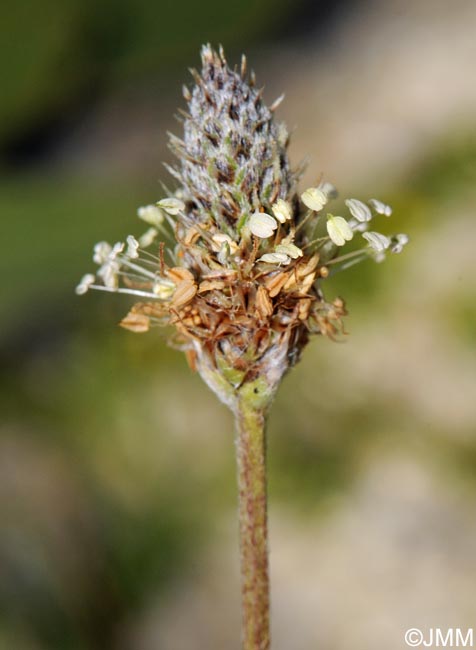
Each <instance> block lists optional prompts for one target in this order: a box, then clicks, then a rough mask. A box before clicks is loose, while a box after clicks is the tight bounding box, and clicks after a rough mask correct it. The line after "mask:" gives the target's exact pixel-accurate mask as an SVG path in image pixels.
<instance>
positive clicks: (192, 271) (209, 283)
mask: <svg viewBox="0 0 476 650" xmlns="http://www.w3.org/2000/svg"><path fill="white" fill-rule="evenodd" d="M192 74H193V77H194V80H195V85H194V87H193V88H192V90H188V89H185V90H184V96H185V98H186V100H187V103H188V108H187V111H186V112H185V113H184V118H183V137H182V138H178V137H176V136H171V137H170V147H171V149H172V151H173V152H174V154H175V156H176V158H177V164H176V166H174V167H170V168H169V171H170V172H171V173H172V175H173V176H174V178H175V180H176V181H177V183H178V188H177V192H176V194H175V195H170V196H165V197H163V198H161V199H159V200H158V202H157V204H156V205H146V206H144V207H141V208H139V210H138V216H139V217H140V218H141V219H142V220H143V221H145V222H146V223H147V224H149V226H152V227H151V228H149V230H147V231H146V232H145V233H144V234H143V235H142V236H140V237H139V238H138V239H135V238H134V237H133V236H132V235H130V236H129V237H127V246H125V245H124V244H122V243H118V244H115V245H114V246H111V245H109V244H108V243H106V242H100V243H99V244H97V245H96V246H95V248H94V257H93V260H94V262H95V263H96V264H98V265H99V270H98V271H97V274H96V275H97V278H98V280H96V279H95V277H94V276H93V275H91V274H88V275H86V276H84V277H83V279H82V280H81V282H80V283H79V285H78V287H77V293H78V294H84V293H86V292H87V291H88V289H90V288H94V289H99V290H103V291H110V292H116V293H128V294H131V295H133V296H137V297H140V298H141V301H140V302H138V303H137V304H135V305H134V306H133V307H132V309H131V311H130V312H129V314H128V315H127V316H126V318H124V320H123V321H122V323H121V324H122V325H123V326H124V327H126V328H129V329H131V330H133V331H136V332H142V331H146V330H148V329H149V328H150V327H152V326H154V325H171V326H173V327H174V328H175V330H176V336H175V339H174V340H175V341H176V342H179V344H180V346H181V349H183V350H184V351H185V352H186V353H187V356H188V359H189V362H190V364H191V366H192V367H193V368H196V369H197V370H198V371H199V372H200V374H201V375H202V377H203V378H204V380H205V381H206V382H207V384H208V385H209V386H210V387H211V388H212V389H213V390H214V391H215V392H216V393H217V394H218V396H219V397H220V398H221V399H222V400H223V401H224V402H225V403H226V404H228V405H229V406H230V407H232V408H234V407H235V401H236V395H237V391H239V390H241V388H242V387H243V386H245V385H246V384H248V383H250V382H255V386H256V391H257V392H258V393H261V394H262V399H263V400H264V401H263V403H268V402H269V400H270V398H271V397H272V395H273V394H274V392H275V389H276V388H277V386H278V384H279V382H280V380H281V378H282V376H283V374H284V373H285V372H286V370H287V369H288V368H289V367H290V366H291V365H292V364H294V363H295V362H296V360H297V359H298V358H299V355H300V352H301V350H302V348H303V346H304V345H305V344H306V343H307V341H308V339H309V336H310V335H311V334H322V335H325V336H329V337H331V338H333V337H335V336H336V335H337V334H338V333H339V332H341V331H342V317H343V316H344V315H345V313H346V311H345V306H344V302H343V301H342V300H341V299H340V298H338V299H336V300H334V301H333V302H327V300H326V299H325V298H324V294H323V290H322V282H323V280H324V279H325V278H326V277H327V276H328V275H329V269H331V268H332V272H335V271H337V270H340V269H344V268H346V267H347V266H350V265H351V264H354V263H356V262H358V261H360V260H362V259H366V258H369V257H371V258H374V259H377V256H380V257H379V258H378V259H381V257H382V256H383V255H384V254H385V251H387V250H390V252H394V253H398V252H400V251H401V250H402V248H403V246H404V245H405V244H406V243H407V241H408V238H407V237H406V235H402V234H400V235H396V236H394V237H392V238H388V237H386V236H384V235H381V234H379V233H377V232H374V231H372V232H367V233H364V234H363V237H364V238H365V239H366V244H365V245H364V246H363V247H362V248H360V249H358V250H355V251H353V252H351V253H346V254H343V253H342V247H343V246H344V245H345V244H346V243H347V242H348V241H350V240H352V239H353V237H354V233H357V232H361V231H364V230H366V229H367V224H368V222H369V221H370V220H371V219H372V210H373V212H374V213H376V214H377V215H380V214H383V215H386V216H389V215H390V214H391V208H390V207H389V206H387V205H385V204H384V203H382V202H381V201H378V200H377V199H371V200H370V201H369V202H368V204H367V203H364V202H362V201H360V200H358V199H348V200H347V201H346V205H347V208H348V210H349V211H350V214H351V216H352V218H351V219H350V220H349V221H347V220H346V219H345V218H344V217H340V216H332V215H330V214H329V215H323V214H322V210H323V208H324V206H326V205H327V204H328V202H329V201H331V200H333V199H335V198H336V196H337V191H336V189H335V187H334V186H333V185H332V184H331V183H328V182H321V183H319V184H318V185H317V186H316V187H311V188H308V189H305V190H304V191H303V192H302V193H301V194H300V197H298V194H297V190H296V183H297V180H298V174H297V173H294V172H293V171H292V169H291V167H290V164H289V160H288V154H287V145H288V135H287V130H286V128H285V127H284V125H282V124H279V123H278V122H276V121H275V118H274V114H273V113H274V109H275V107H276V104H275V105H274V106H271V107H267V106H266V104H265V103H264V102H263V99H262V96H261V91H260V90H257V89H256V88H255V87H254V76H253V75H251V76H248V75H247V71H246V59H245V58H243V60H242V65H241V69H240V70H239V71H237V70H232V69H230V67H229V66H228V64H227V62H226V60H225V57H224V54H223V52H222V51H221V50H220V51H219V52H216V51H214V50H213V49H212V48H211V47H210V46H208V45H207V46H205V47H203V49H202V70H201V73H199V72H197V71H192ZM369 206H370V207H369ZM371 208H372V210H371ZM158 237H162V239H164V241H162V242H157V239H158ZM256 382H257V383H256Z"/></svg>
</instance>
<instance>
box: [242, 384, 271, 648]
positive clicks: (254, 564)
mask: <svg viewBox="0 0 476 650" xmlns="http://www.w3.org/2000/svg"><path fill="white" fill-rule="evenodd" d="M256 392H257V391H256ZM235 417H236V433H237V435H236V455H237V465H238V490H239V524H240V558H241V597H242V644H243V645H242V647H243V650H268V649H269V647H270V634H269V574H268V526H267V495H266V433H265V424H266V419H265V414H264V409H263V408H262V407H261V406H259V405H257V404H256V403H253V400H250V399H247V397H246V396H245V395H242V396H241V399H240V400H239V403H238V406H237V408H236V410H235Z"/></svg>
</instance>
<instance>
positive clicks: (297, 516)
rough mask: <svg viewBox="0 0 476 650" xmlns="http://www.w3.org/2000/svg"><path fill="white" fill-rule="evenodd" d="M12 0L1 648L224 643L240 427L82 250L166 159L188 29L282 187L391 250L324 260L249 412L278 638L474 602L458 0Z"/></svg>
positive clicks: (458, 620) (468, 233) (469, 609)
mask: <svg viewBox="0 0 476 650" xmlns="http://www.w3.org/2000/svg"><path fill="white" fill-rule="evenodd" d="M457 4H458V10H457V11H455V10H454V8H452V6H450V5H448V4H447V3H445V2H443V1H441V0H436V1H432V2H430V1H429V0H428V2H426V1H424V0H420V1H417V2H409V1H408V2H407V1H406V0H389V2H386V3H378V2H377V1H376V0H375V1H373V2H372V1H371V0H340V2H330V1H328V2H325V1H323V0H321V1H318V2H312V1H311V0H307V1H305V0H301V1H300V2H298V1H294V2H293V1H291V0H274V1H273V0H261V1H260V2H258V1H253V0H242V1H241V2H240V3H224V2H221V1H218V0H209V1H208V2H201V3H195V2H192V1H191V0H183V2H181V3H177V2H175V3H174V2H168V1H167V2H151V0H135V2H132V0H117V1H113V0H102V1H100V2H92V1H91V0H81V1H79V0H61V1H60V0H44V1H43V2H41V3H40V2H37V1H35V0H23V2H18V3H10V5H5V6H4V7H2V10H1V21H0V33H1V39H0V43H1V44H0V48H1V56H0V68H1V78H2V101H1V102H0V171H1V181H0V213H1V215H2V231H3V235H2V239H1V241H2V255H1V256H0V271H1V277H3V287H2V300H1V301H0V310H1V313H0V317H1V318H0V323H1V325H0V360H1V369H2V374H1V378H0V381H1V390H0V412H1V422H0V508H1V520H0V521H1V526H0V648H2V650H3V648H5V650H46V649H48V650H49V649H51V650H96V649H97V650H99V649H101V650H106V649H114V650H157V649H161V650H162V649H164V650H196V649H197V648H207V649H211V648H213V649H215V648H216V649H217V650H218V649H220V650H222V649H224V648H227V649H232V648H236V649H238V647H239V606H238V574H237V570H238V569H237V564H238V554H237V544H236V522H235V475H234V471H235V470H234V457H233V433H232V421H231V417H230V416H229V414H228V413H227V411H226V410H225V409H224V407H222V406H221V405H220V404H218V403H217V401H216V399H215V398H214V396H213V395H212V394H210V393H209V392H208V391H207V389H206V388H205V386H204V385H203V384H202V383H201V381H200V379H199V378H198V377H197V376H194V375H192V374H191V372H190V371H189V370H188V368H187V366H186V363H185V360H184V359H183V358H182V356H181V355H180V354H179V353H177V352H174V351H172V350H170V349H169V348H167V347H166V345H165V339H166V337H165V336H161V335H159V334H156V333H151V334H148V335H143V336H137V335H133V334H131V333H129V332H126V331H123V330H121V329H119V328H117V327H116V323H117V322H118V320H119V319H120V318H121V316H122V315H123V314H124V313H125V312H126V311H127V308H128V305H129V303H128V302H127V300H124V299H123V298H121V297H119V296H117V297H116V296H103V295H90V294H88V295H87V296H86V297H84V298H81V299H80V298H78V297H77V296H75V294H74V291H73V290H74V286H75V284H76V283H77V281H78V279H79V277H80V276H81V275H82V274H83V273H85V272H87V271H89V270H90V269H91V268H92V262H91V259H90V258H91V249H92V245H93V244H94V243H95V242H96V241H99V240H102V239H107V240H109V241H116V240H117V239H123V238H124V237H125V235H127V234H129V233H130V232H137V226H138V224H137V223H136V219H135V212H136V209H137V207H138V206H139V205H144V204H147V203H150V202H152V201H154V200H157V199H158V198H160V196H161V188H160V184H159V181H165V182H169V179H168V178H167V173H166V172H165V170H164V168H163V166H162V162H163V161H168V160H170V154H169V153H168V151H167V149H166V140H167V137H166V132H167V130H169V129H170V130H174V131H175V132H177V133H178V132H179V131H180V125H179V124H178V123H176V122H175V121H174V118H173V116H174V113H175V111H176V110H177V108H178V107H182V106H183V102H182V99H181V86H182V84H183V83H188V82H189V75H188V73H187V68H188V67H189V66H193V65H198V62H199V61H198V52H199V47H200V45H201V43H203V42H206V41H211V42H212V43H214V44H218V43H222V44H223V45H224V46H225V48H226V52H227V55H228V59H229V60H230V62H235V61H238V60H239V56H240V54H241V52H242V51H246V53H247V55H248V58H249V61H250V63H251V65H252V66H253V67H254V68H255V70H256V72H257V76H258V82H259V83H263V84H265V86H266V88H265V97H266V99H267V100H268V101H270V102H271V101H272V100H273V99H275V97H277V96H278V95H279V94H281V92H283V91H284V92H285V93H286V101H285V103H284V104H283V106H282V108H280V110H279V117H280V118H281V119H285V120H286V121H287V123H288V125H289V126H290V127H291V128H292V129H294V128H295V132H294V135H293V143H292V146H291V155H292V158H293V161H294V164H297V162H298V161H299V160H300V159H302V158H303V157H305V156H306V155H310V157H311V161H310V165H309V168H308V172H307V174H306V177H305V179H304V181H303V185H306V183H311V182H313V181H314V180H315V178H316V177H317V176H318V174H319V173H320V172H324V174H325V175H326V177H327V178H329V180H331V181H332V182H335V183H336V184H337V185H338V187H339V189H340V190H341V191H342V194H343V195H345V196H357V197H360V198H364V199H365V198H368V197H370V196H377V197H378V198H380V199H382V200H384V201H387V202H389V203H390V204H392V205H393V207H394V216H393V217H392V220H391V221H388V222H387V221H386V220H384V219H383V218H382V221H383V223H382V224H381V225H382V229H383V230H384V231H388V232H390V231H397V232H407V233H409V235H410V237H411V245H410V246H409V247H408V248H407V250H406V251H405V253H404V254H403V255H401V256H394V257H393V258H392V259H390V260H388V261H387V262H386V263H385V264H384V265H374V264H371V263H368V264H367V265H362V266H358V267H355V268H354V269H352V270H351V271H349V272H347V273H346V274H343V275H342V276H341V277H338V278H336V279H335V280H334V279H333V280H332V281H329V282H328V284H327V294H328V296H329V297H330V298H332V297H333V296H334V295H342V296H344V297H345V298H346V300H347V304H348V308H349V311H350V316H349V317H348V319H347V329H348V331H349V332H350V335H349V337H347V338H346V341H345V342H343V343H332V342H330V341H328V340H320V339H319V340H314V341H313V342H312V343H311V344H310V345H309V347H308V349H306V351H305V354H304V357H303V360H302V362H301V363H300V364H299V366H298V367H296V369H294V370H293V372H292V373H291V374H290V375H289V377H288V378H286V380H285V382H284V384H283V386H282V388H281V390H280V393H279V395H278V398H277V400H276V404H275V407H274V410H273V412H272V415H271V418H270V437H269V468H270V501H271V503H270V518H271V535H272V538H271V549H272V553H271V562H272V579H273V594H272V600H273V636H274V646H273V647H274V648H275V650H285V649H286V650H288V649H289V648H293V650H310V649H312V650H341V649H342V650H343V649H344V648H349V647H352V648H354V649H355V650H373V648H375V649H377V648H382V647H385V648H387V649H389V650H393V649H394V648H395V649H397V648H404V647H405V644H404V641H403V634H404V632H405V630H406V629H407V628H409V627H421V628H422V629H428V628H430V627H440V628H445V627H457V626H461V627H468V626H471V625H472V624H474V620H475V618H474V615H475V613H476V612H475V608H474V603H475V602H476V564H475V561H474V545H475V543H476V522H475V519H474V512H475V506H476V480H475V479H476V400H475V399H474V396H475V394H476V348H475V344H476V307H475V304H476V302H475V285H476V255H475V250H476V219H475V205H476V201H475V199H476V183H475V182H476V121H475V118H474V115H475V114H476V112H475V111H476V90H475V86H474V84H473V83H472V79H473V77H474V70H473V67H474V61H475V60H476V42H475V39H474V33H475V31H476V5H475V4H474V2H471V1H469V0H468V1H465V0H460V2H458V3H457Z"/></svg>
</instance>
